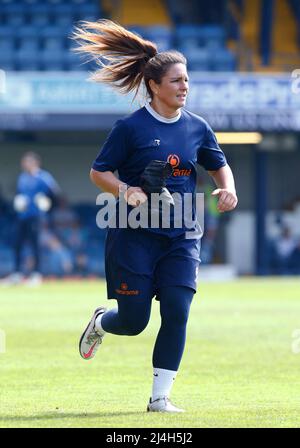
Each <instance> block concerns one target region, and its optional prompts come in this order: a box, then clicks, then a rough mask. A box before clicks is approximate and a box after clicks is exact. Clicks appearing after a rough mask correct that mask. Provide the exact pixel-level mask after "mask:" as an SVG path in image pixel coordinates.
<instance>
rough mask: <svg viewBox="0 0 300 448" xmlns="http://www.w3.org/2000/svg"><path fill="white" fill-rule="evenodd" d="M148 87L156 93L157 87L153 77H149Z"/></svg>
mask: <svg viewBox="0 0 300 448" xmlns="http://www.w3.org/2000/svg"><path fill="white" fill-rule="evenodd" d="M149 87H150V89H151V91H152V93H153V94H154V95H157V93H158V87H157V84H156V82H155V81H154V80H153V79H149Z"/></svg>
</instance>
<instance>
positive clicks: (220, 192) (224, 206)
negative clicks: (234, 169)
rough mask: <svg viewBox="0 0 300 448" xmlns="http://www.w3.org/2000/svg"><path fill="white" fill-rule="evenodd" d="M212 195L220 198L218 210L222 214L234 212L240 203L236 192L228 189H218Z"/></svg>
mask: <svg viewBox="0 0 300 448" xmlns="http://www.w3.org/2000/svg"><path fill="white" fill-rule="evenodd" d="M211 195H212V196H218V197H219V201H218V205H217V208H218V210H219V212H220V213H223V212H229V211H230V210H233V209H234V208H235V207H236V205H237V203H238V198H237V195H236V192H235V191H232V190H229V189H227V188H217V189H216V190H214V191H213V192H212V194H211Z"/></svg>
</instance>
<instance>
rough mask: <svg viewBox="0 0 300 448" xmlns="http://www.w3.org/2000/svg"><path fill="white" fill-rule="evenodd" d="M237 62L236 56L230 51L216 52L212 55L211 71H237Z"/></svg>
mask: <svg viewBox="0 0 300 448" xmlns="http://www.w3.org/2000/svg"><path fill="white" fill-rule="evenodd" d="M236 67H237V61H236V57H235V55H234V54H233V53H232V52H231V51H230V50H228V49H226V48H224V49H222V50H218V51H215V52H214V53H212V55H211V69H212V70H213V71H219V72H231V71H235V70H236Z"/></svg>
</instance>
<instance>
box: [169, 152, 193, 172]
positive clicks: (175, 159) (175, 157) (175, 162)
mask: <svg viewBox="0 0 300 448" xmlns="http://www.w3.org/2000/svg"><path fill="white" fill-rule="evenodd" d="M167 161H168V162H169V163H170V165H171V166H172V168H173V176H174V177H178V176H190V174H191V172H192V170H191V169H187V168H183V169H179V168H177V167H178V165H179V164H180V158H179V157H178V155H177V154H170V155H169V156H168V159H167Z"/></svg>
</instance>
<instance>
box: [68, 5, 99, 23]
mask: <svg viewBox="0 0 300 448" xmlns="http://www.w3.org/2000/svg"><path fill="white" fill-rule="evenodd" d="M74 14H75V17H76V20H88V21H94V20H98V19H100V18H101V17H102V15H103V13H102V11H101V10H100V5H99V4H96V3H82V4H79V5H77V6H76V8H75V12H74Z"/></svg>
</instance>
